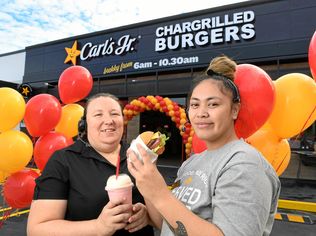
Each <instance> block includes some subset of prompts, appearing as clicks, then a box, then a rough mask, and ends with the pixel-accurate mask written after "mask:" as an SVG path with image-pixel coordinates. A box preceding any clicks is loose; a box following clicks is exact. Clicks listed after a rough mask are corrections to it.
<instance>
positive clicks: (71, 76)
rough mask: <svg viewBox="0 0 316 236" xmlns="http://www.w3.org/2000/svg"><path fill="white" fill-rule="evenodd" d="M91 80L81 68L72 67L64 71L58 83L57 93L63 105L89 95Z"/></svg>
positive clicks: (90, 76)
mask: <svg viewBox="0 0 316 236" xmlns="http://www.w3.org/2000/svg"><path fill="white" fill-rule="evenodd" d="M92 86H93V79H92V75H91V74H90V72H89V71H88V70H87V69H86V68H85V67H83V66H72V67H69V68H67V69H66V70H64V71H63V72H62V73H61V75H60V77H59V81H58V92H59V96H60V99H61V101H62V102H63V103H65V104H69V103H75V102H78V101H80V100H82V99H84V98H85V97H86V96H88V94H89V93H90V91H91V89H92Z"/></svg>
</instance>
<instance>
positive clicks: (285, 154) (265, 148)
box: [247, 124, 291, 176]
mask: <svg viewBox="0 0 316 236" xmlns="http://www.w3.org/2000/svg"><path fill="white" fill-rule="evenodd" d="M247 142H248V143H249V144H251V145H252V146H254V147H255V148H256V149H257V150H258V151H260V152H261V153H262V155H263V156H264V157H265V158H266V160H267V161H268V162H269V163H270V164H271V165H272V166H273V168H274V170H275V171H276V172H277V174H278V175H279V176H280V175H281V174H282V173H283V172H284V171H285V169H286V168H287V166H288V165H289V162H290V157H291V149H290V145H289V143H288V141H287V140H286V139H280V138H279V137H278V136H277V135H276V134H275V132H274V131H273V129H272V127H271V126H270V125H267V124H266V125H264V126H263V127H262V128H260V129H259V130H258V131H257V132H255V133H254V134H253V135H251V136H250V137H249V138H248V139H247Z"/></svg>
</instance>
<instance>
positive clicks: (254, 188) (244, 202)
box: [161, 140, 280, 236]
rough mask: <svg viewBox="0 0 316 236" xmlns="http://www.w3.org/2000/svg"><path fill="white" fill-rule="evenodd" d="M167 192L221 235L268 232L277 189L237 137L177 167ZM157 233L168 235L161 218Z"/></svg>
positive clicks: (251, 150) (258, 159)
mask: <svg viewBox="0 0 316 236" xmlns="http://www.w3.org/2000/svg"><path fill="white" fill-rule="evenodd" d="M175 182H178V183H179V184H180V185H179V186H178V187H176V188H174V189H173V190H172V192H173V194H174V195H175V196H176V197H177V198H178V199H179V200H180V201H181V202H182V203H183V204H185V205H186V207H187V208H188V209H190V210H191V211H192V212H193V213H194V214H196V215H198V216H199V217H201V218H203V219H205V220H207V221H209V222H212V223H213V224H215V225H217V227H219V228H220V229H221V230H222V232H223V233H224V235H225V236H235V235H236V236H239V235H247V236H261V235H269V234H270V232H271V229H272V225H273V221H274V214H275V212H276V210H277V203H278V202H277V201H278V197H279V194H280V181H279V178H278V176H277V175H276V173H275V171H274V169H273V168H272V166H271V165H270V164H269V163H268V162H267V161H266V160H265V158H264V157H263V156H262V155H261V154H260V153H259V152H258V151H257V150H256V149H255V148H253V147H252V146H250V145H248V144H247V143H245V142H244V141H243V140H236V141H232V142H230V143H227V144H226V145H224V146H223V147H221V148H220V149H217V150H214V151H204V152H202V153H200V154H196V155H193V156H192V157H190V158H189V159H188V160H186V161H185V162H184V163H183V164H182V166H181V167H180V168H179V170H178V175H177V179H176V181H175ZM161 235H163V236H167V235H173V233H172V232H171V230H170V229H169V227H168V226H167V224H166V222H163V226H162V230H161Z"/></svg>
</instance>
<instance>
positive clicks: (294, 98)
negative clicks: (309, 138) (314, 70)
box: [268, 73, 316, 138]
mask: <svg viewBox="0 0 316 236" xmlns="http://www.w3.org/2000/svg"><path fill="white" fill-rule="evenodd" d="M274 84H275V90H276V101H275V106H274V109H273V111H272V114H271V116H270V117H269V120H268V122H269V123H270V124H271V125H272V127H273V130H274V131H275V133H276V134H277V135H278V136H279V137H280V138H290V137H293V136H295V135H297V134H300V133H301V132H302V131H304V130H305V129H307V128H308V127H309V126H310V125H312V124H313V123H314V121H315V118H316V110H315V108H316V83H315V81H314V80H313V79H312V78H311V77H309V76H307V75H304V74H300V73H291V74H287V75H284V76H282V77H280V78H279V79H277V80H276V81H275V83H274Z"/></svg>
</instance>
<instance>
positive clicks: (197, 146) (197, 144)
mask: <svg viewBox="0 0 316 236" xmlns="http://www.w3.org/2000/svg"><path fill="white" fill-rule="evenodd" d="M206 149H207V146H206V143H205V142H204V141H203V140H201V139H199V138H198V137H197V136H196V134H194V135H193V138H192V150H193V152H194V153H201V152H203V151H205V150H206Z"/></svg>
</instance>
